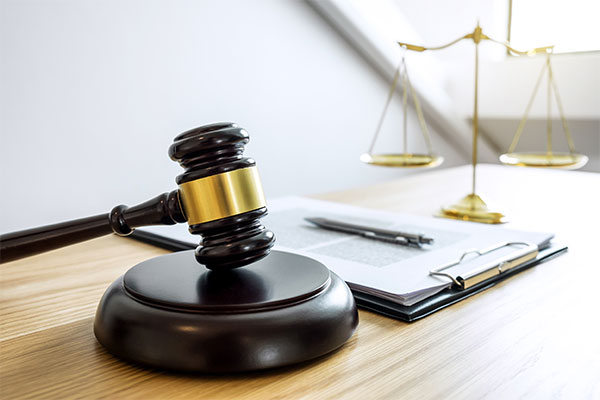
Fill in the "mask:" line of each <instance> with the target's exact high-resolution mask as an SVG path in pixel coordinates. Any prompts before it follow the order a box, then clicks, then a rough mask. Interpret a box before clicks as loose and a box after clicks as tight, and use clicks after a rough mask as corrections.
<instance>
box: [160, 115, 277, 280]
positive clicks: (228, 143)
mask: <svg viewBox="0 0 600 400" xmlns="http://www.w3.org/2000/svg"><path fill="white" fill-rule="evenodd" d="M248 140H249V138H248V133H247V132H246V131H245V130H244V129H242V128H240V127H239V126H238V125H237V124H234V123H230V122H223V123H215V124H210V125H205V126H201V127H199V128H195V129H192V130H189V131H187V132H184V133H182V134H180V135H179V136H177V137H176V138H175V139H174V143H173V144H172V145H171V147H170V148H169V155H170V156H171V159H173V160H174V161H177V162H179V164H181V166H182V167H183V168H184V169H185V172H184V173H183V174H181V175H179V176H178V177H177V179H176V181H177V184H178V185H179V198H180V202H181V206H182V208H183V212H184V214H185V217H186V219H187V222H188V225H189V230H190V232H191V233H192V234H199V235H202V241H201V243H200V246H198V248H196V253H195V254H196V259H197V260H198V262H199V263H201V264H204V265H205V266H206V267H207V268H210V269H212V270H229V269H232V268H238V267H242V266H244V265H247V264H250V263H252V262H254V261H257V260H259V259H261V258H263V257H265V256H266V255H268V254H269V252H270V251H271V247H273V244H274V243H275V236H274V235H273V232H271V231H269V230H267V229H266V228H265V227H264V226H263V225H262V223H261V222H260V218H262V217H263V216H265V215H266V214H267V207H266V202H265V196H264V193H263V189H262V185H261V182H260V177H259V175H258V171H257V168H256V162H255V161H254V160H253V159H251V158H246V157H244V156H243V152H244V146H245V144H246V143H248Z"/></svg>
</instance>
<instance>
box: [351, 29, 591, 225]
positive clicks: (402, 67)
mask: <svg viewBox="0 0 600 400" xmlns="http://www.w3.org/2000/svg"><path fill="white" fill-rule="evenodd" d="M463 39H472V40H473V42H474V43H475V99H474V108H473V154H472V167H473V174H472V175H473V178H472V191H471V193H469V194H467V195H466V196H465V197H463V198H462V199H460V200H459V201H458V202H456V203H455V204H453V205H451V206H445V207H442V208H441V209H440V211H439V213H438V214H437V216H439V217H444V218H452V219H459V220H463V221H473V222H482V223H489V224H498V223H503V222H506V217H505V216H504V214H502V213H500V212H495V211H490V210H489V209H488V206H487V204H486V203H485V201H483V199H482V198H481V197H480V196H479V195H478V194H476V192H475V182H476V179H475V178H476V174H475V172H476V166H477V138H478V129H479V127H478V125H479V124H478V80H479V43H480V42H481V41H482V40H489V41H491V42H494V43H497V44H501V45H503V46H504V47H506V48H507V49H508V50H509V51H511V52H512V53H513V54H515V55H519V56H523V55H529V56H532V55H535V54H539V53H543V54H546V63H545V64H544V67H543V68H542V72H541V74H540V76H539V78H538V81H537V83H536V86H535V88H534V90H533V94H532V96H531V98H530V100H529V104H528V105H527V108H526V110H525V115H524V116H523V119H522V120H521V122H520V124H519V127H518V128H517V132H516V133H515V136H514V138H513V141H512V144H511V145H510V148H509V150H508V152H507V153H506V154H502V155H501V156H500V162H502V163H503V164H506V165H514V166H522V167H544V168H562V169H577V168H581V167H583V166H584V165H585V164H586V163H587V161H588V157H587V156H585V155H582V154H578V153H576V152H575V146H574V144H573V139H572V137H571V131H570V130H569V127H568V124H567V120H566V119H565V116H564V112H563V108H562V103H561V101H560V96H559V94H558V89H557V86H556V82H555V81H554V77H553V73H552V66H551V64H550V55H551V54H552V50H553V48H554V47H553V46H547V47H540V48H536V49H533V50H529V51H525V52H524V51H519V50H516V49H514V48H512V47H511V46H510V45H509V44H508V43H505V42H501V41H497V40H494V39H492V38H490V37H489V36H487V35H485V34H484V33H483V31H482V29H481V27H480V26H479V23H478V24H477V26H476V27H475V30H474V31H473V32H472V33H468V34H466V35H464V36H462V37H460V38H458V39H456V40H454V41H452V42H450V43H448V44H445V45H443V46H439V47H423V46H416V45H412V44H408V43H402V42H398V45H399V46H400V47H401V48H402V49H404V50H411V51H416V52H423V51H426V50H441V49H445V48H447V47H450V46H452V45H454V44H455V43H457V42H459V41H461V40H463ZM546 70H547V71H548V115H547V146H546V151H545V152H515V148H516V146H517V144H518V142H519V139H520V137H521V134H522V133H523V129H524V127H525V123H526V121H527V116H528V114H529V110H530V109H531V105H532V104H533V100H534V99H535V96H536V94H537V91H538V88H539V86H540V82H541V81H542V77H543V75H544V72H545V71H546ZM400 78H402V87H403V94H402V110H403V113H404V131H403V134H404V146H403V152H402V153H397V154H393V153H389V154H377V153H374V152H373V148H374V146H375V142H376V141H377V137H378V135H379V131H380V130H381V125H382V123H383V120H384V119H385V115H386V113H387V110H388V107H389V105H390V102H391V100H392V97H393V95H394V92H395V90H396V87H397V85H398V81H399V79H400ZM408 92H410V93H411V95H412V98H413V102H414V105H415V109H416V112H417V117H418V119H419V124H420V126H421V131H422V133H423V136H424V138H425V142H426V144H427V148H428V154H413V153H409V152H407V132H406V130H407V106H408V104H407V103H408ZM552 93H554V96H555V99H556V103H557V105H558V108H559V112H560V117H561V122H562V127H563V130H564V132H565V136H566V138H567V143H568V145H569V153H557V152H554V151H552V119H551V97H552ZM360 160H361V161H362V162H364V163H367V164H371V165H379V166H385V167H404V168H427V167H429V168H431V167H436V166H438V165H440V164H441V163H442V161H443V157H440V156H437V155H435V154H433V151H432V147H431V139H430V136H429V132H428V130H427V126H426V124H425V119H424V117H423V112H422V111H421V105H420V103H419V99H418V98H417V96H416V94H415V92H414V90H413V89H412V86H411V84H410V80H409V78H408V72H407V68H406V62H405V58H404V56H403V57H402V60H401V62H400V64H399V65H398V67H397V69H396V73H395V74H394V79H393V82H392V85H391V87H390V91H389V94H388V97H387V101H386V103H385V106H384V108H383V113H382V114H381V117H380V118H379V122H378V124H377V128H376V130H375V134H374V137H373V140H372V142H371V146H370V148H369V151H368V152H367V153H364V154H362V155H361V156H360Z"/></svg>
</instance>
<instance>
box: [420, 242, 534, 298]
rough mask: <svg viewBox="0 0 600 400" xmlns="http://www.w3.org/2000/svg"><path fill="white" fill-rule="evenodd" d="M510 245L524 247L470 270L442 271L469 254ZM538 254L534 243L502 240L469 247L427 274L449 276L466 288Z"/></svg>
mask: <svg viewBox="0 0 600 400" xmlns="http://www.w3.org/2000/svg"><path fill="white" fill-rule="evenodd" d="M512 245H522V246H525V247H521V248H519V249H516V250H515V251H514V252H512V253H510V254H507V255H504V256H502V257H499V258H498V259H496V260H493V261H491V262H488V263H486V264H484V265H482V266H480V267H477V268H475V269H473V270H471V271H468V272H466V273H463V274H460V275H457V276H452V275H451V274H449V273H447V272H443V271H445V270H447V269H450V268H452V267H455V266H457V265H459V264H460V263H461V262H462V261H463V260H464V258H465V257H466V256H467V255H469V254H477V255H478V256H483V255H485V254H488V253H491V252H493V251H495V250H498V249H501V248H502V247H508V246H512ZM537 255H538V247H537V245H535V244H531V243H527V242H502V243H498V244H495V245H493V246H490V247H488V248H486V249H483V250H477V249H469V250H467V251H466V252H464V253H463V255H462V256H461V257H460V258H459V259H458V260H457V261H453V262H450V263H448V264H444V265H442V266H440V267H437V268H435V269H432V270H431V271H429V275H432V276H443V277H446V278H449V279H451V280H452V282H454V284H456V285H457V286H458V287H460V288H461V289H468V288H470V287H471V286H474V285H476V284H478V283H480V282H483V281H485V280H487V279H490V278H492V277H494V276H496V275H500V274H502V273H504V272H506V271H509V270H510V269H512V268H514V267H517V266H519V265H521V264H523V263H525V262H527V261H529V260H532V259H534V258H536V257H537Z"/></svg>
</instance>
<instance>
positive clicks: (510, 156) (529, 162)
mask: <svg viewBox="0 0 600 400" xmlns="http://www.w3.org/2000/svg"><path fill="white" fill-rule="evenodd" d="M500 162H501V163H502V164H506V165H515V166H519V167H541V168H562V169H578V168H581V167H583V166H584V165H585V164H586V163H587V162H588V157H587V156H584V155H583V154H575V153H541V152H540V153H506V154H502V155H501V156H500Z"/></svg>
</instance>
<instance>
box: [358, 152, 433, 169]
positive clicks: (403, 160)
mask: <svg viewBox="0 0 600 400" xmlns="http://www.w3.org/2000/svg"><path fill="white" fill-rule="evenodd" d="M360 161H362V162H364V163H366V164H371V165H379V166H382V167H401V168H402V167H403V168H433V167H437V166H438V165H440V164H441V163H442V162H443V161H444V157H440V156H436V155H430V154H412V153H400V154H369V153H365V154H362V155H361V156H360Z"/></svg>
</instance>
